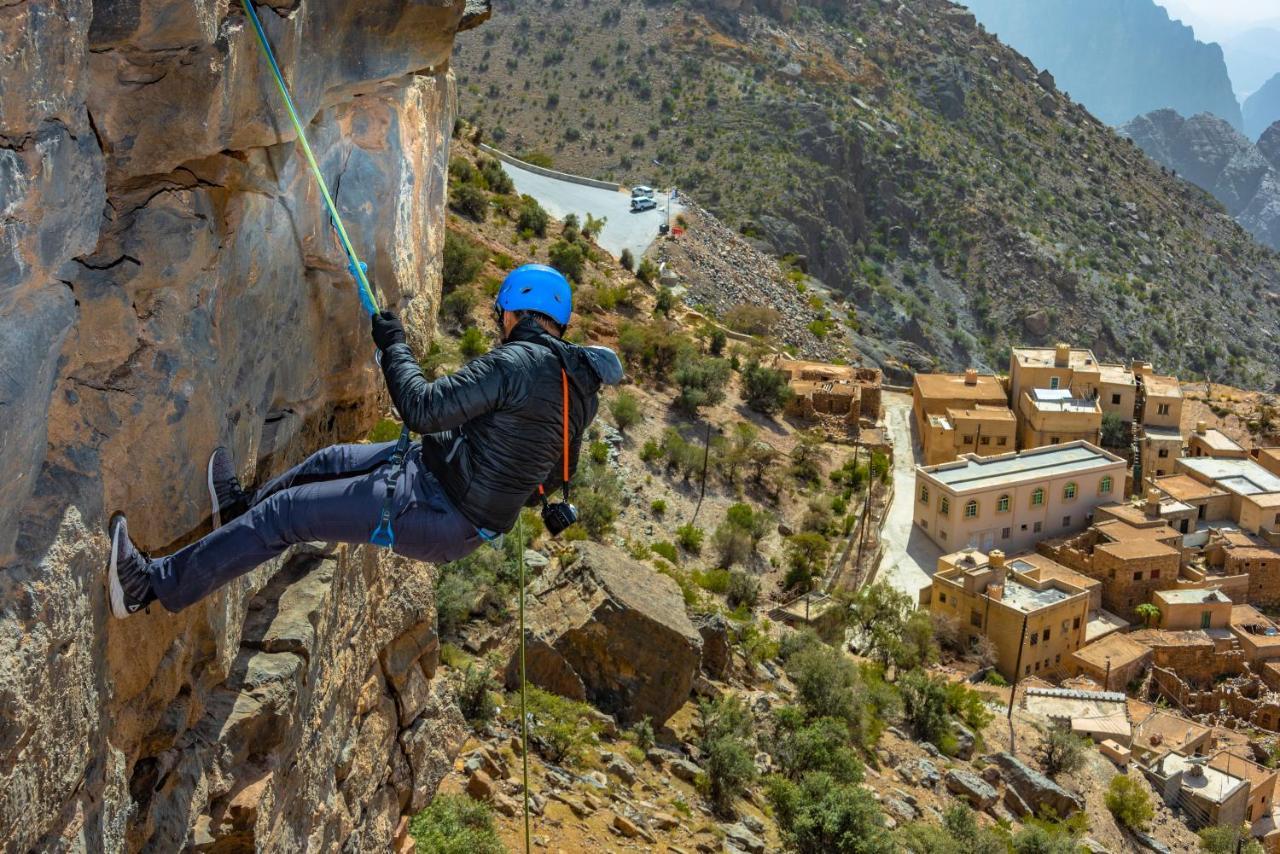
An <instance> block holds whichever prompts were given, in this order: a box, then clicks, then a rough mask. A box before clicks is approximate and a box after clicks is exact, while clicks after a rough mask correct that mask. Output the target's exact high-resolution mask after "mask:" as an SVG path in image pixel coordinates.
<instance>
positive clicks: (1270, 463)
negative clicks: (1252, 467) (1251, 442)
mask: <svg viewBox="0 0 1280 854" xmlns="http://www.w3.org/2000/svg"><path fill="white" fill-rule="evenodd" d="M1249 456H1250V457H1252V458H1253V460H1254V462H1256V463H1257V464H1258V465H1260V466H1262V467H1263V468H1264V469H1266V470H1267V471H1269V472H1271V473H1272V474H1274V475H1280V448H1254V449H1253V450H1252V451H1250V452H1249Z"/></svg>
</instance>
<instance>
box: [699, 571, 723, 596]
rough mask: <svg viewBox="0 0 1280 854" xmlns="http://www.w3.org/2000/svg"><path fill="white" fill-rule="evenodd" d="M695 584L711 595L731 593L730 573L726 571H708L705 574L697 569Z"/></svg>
mask: <svg viewBox="0 0 1280 854" xmlns="http://www.w3.org/2000/svg"><path fill="white" fill-rule="evenodd" d="M693 582H694V583H695V584H697V585H698V586H699V587H701V588H702V589H703V590H706V591H708V592H709V593H719V594H722V595H723V594H725V593H728V592H729V571H728V570H726V569H708V570H706V571H705V572H704V571H702V570H697V569H695V570H694V571H693Z"/></svg>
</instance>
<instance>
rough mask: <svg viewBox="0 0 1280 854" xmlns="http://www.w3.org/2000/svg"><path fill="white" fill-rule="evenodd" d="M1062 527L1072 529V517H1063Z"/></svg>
mask: <svg viewBox="0 0 1280 854" xmlns="http://www.w3.org/2000/svg"><path fill="white" fill-rule="evenodd" d="M1062 527H1064V528H1070V527H1071V517H1070V516H1063V517H1062Z"/></svg>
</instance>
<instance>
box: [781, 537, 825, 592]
mask: <svg viewBox="0 0 1280 854" xmlns="http://www.w3.org/2000/svg"><path fill="white" fill-rule="evenodd" d="M829 551H830V544H829V543H828V542H827V538H826V537H824V536H822V534H819V533H817V532H816V531H803V532H801V533H799V534H792V535H791V536H790V537H787V576H786V579H785V580H784V582H783V584H784V585H785V586H786V588H787V589H789V590H791V589H800V588H803V589H805V590H808V589H809V587H810V585H811V582H812V580H813V578H814V576H819V575H822V572H823V569H824V568H825V567H826V562H827V553H828V552H829Z"/></svg>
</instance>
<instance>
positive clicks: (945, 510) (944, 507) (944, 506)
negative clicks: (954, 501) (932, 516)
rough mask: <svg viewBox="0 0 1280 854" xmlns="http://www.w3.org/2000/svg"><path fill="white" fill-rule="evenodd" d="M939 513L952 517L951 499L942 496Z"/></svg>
mask: <svg viewBox="0 0 1280 854" xmlns="http://www.w3.org/2000/svg"><path fill="white" fill-rule="evenodd" d="M938 512H939V513H941V514H942V515H943V516H950V515H951V499H950V498H948V497H947V496H945V495H944V496H942V501H940V502H938Z"/></svg>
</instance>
